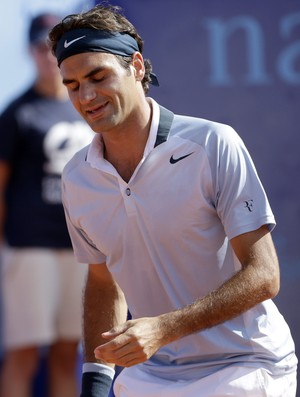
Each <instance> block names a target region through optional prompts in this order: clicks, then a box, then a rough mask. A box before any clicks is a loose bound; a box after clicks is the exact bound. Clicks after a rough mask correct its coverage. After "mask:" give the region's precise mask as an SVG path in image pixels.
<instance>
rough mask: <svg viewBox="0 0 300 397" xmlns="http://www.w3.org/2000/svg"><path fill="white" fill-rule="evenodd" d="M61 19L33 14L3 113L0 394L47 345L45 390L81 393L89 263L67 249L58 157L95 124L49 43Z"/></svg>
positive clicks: (25, 395)
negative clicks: (25, 60)
mask: <svg viewBox="0 0 300 397" xmlns="http://www.w3.org/2000/svg"><path fill="white" fill-rule="evenodd" d="M58 20H59V17H58V16H56V15H53V14H48V13H47V14H40V15H38V16H35V17H34V18H33V19H32V21H31V24H30V29H29V47H30V54H31V56H32V59H33V61H34V64H35V66H36V78H35V81H34V83H33V85H32V86H31V87H30V88H29V89H28V90H27V91H26V92H25V93H22V94H21V95H20V96H19V97H18V98H16V99H15V100H14V101H13V102H12V103H10V104H9V105H8V107H7V108H6V109H5V110H4V112H3V113H2V114H1V116H0V137H1V146H0V192H1V202H0V233H1V251H2V252H1V254H2V255H1V256H2V267H1V272H2V274H1V282H2V295H3V297H2V299H3V321H2V324H3V350H4V357H3V364H2V368H1V382H0V396H1V397H29V396H31V395H32V384H33V380H34V378H35V376H36V373H37V370H38V368H39V362H40V352H41V347H44V346H46V347H47V348H46V352H47V357H46V360H47V368H48V371H47V379H48V390H49V396H50V397H58V396H64V397H75V396H76V395H77V380H76V364H77V358H78V344H79V342H80V339H81V306H82V303H81V299H82V288H83V284H84V280H85V274H86V266H85V265H82V264H78V263H77V262H76V261H75V258H74V255H73V251H72V248H71V242H70V239H69V235H68V232H67V227H66V224H65V217H64V212H63V207H62V203H61V188H60V186H61V172H62V169H63V167H64V165H65V164H66V162H67V161H68V160H69V159H70V158H71V157H72V155H73V154H74V153H75V152H76V151H78V150H79V149H81V148H82V147H83V146H85V145H87V144H88V143H89V142H90V140H91V138H92V135H93V133H92V131H91V129H90V128H89V127H88V126H87V124H86V123H85V122H84V121H83V120H82V119H81V118H80V116H79V115H78V114H77V112H76V111H75V110H74V109H73V107H72V105H71V103H70V102H69V99H68V96H67V91H66V89H65V88H64V86H63V85H62V84H61V76H60V73H59V69H58V67H57V62H56V59H55V57H54V56H53V55H52V54H51V52H50V50H49V48H48V45H47V41H46V40H47V35H48V32H49V29H50V28H51V27H53V26H54V25H55V23H57V22H58Z"/></svg>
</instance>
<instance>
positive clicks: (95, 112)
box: [86, 102, 108, 118]
mask: <svg viewBox="0 0 300 397" xmlns="http://www.w3.org/2000/svg"><path fill="white" fill-rule="evenodd" d="M107 104H108V102H105V103H104V104H103V105H100V106H98V107H96V108H94V109H90V110H86V114H87V115H88V116H89V117H90V118H96V117H98V116H100V115H101V114H102V113H103V111H104V109H105V107H106V105H107Z"/></svg>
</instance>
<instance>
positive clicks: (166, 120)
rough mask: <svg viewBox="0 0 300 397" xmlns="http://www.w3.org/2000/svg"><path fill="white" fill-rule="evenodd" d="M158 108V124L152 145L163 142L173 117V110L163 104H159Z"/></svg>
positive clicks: (166, 137)
mask: <svg viewBox="0 0 300 397" xmlns="http://www.w3.org/2000/svg"><path fill="white" fill-rule="evenodd" d="M159 109H160V116H159V125H158V130H157V136H156V141H155V145H154V147H156V146H158V145H160V144H161V143H163V142H166V140H167V139H168V135H169V132H170V129H171V125H172V122H173V119H174V113H173V112H171V111H170V110H168V109H166V108H164V107H163V106H159Z"/></svg>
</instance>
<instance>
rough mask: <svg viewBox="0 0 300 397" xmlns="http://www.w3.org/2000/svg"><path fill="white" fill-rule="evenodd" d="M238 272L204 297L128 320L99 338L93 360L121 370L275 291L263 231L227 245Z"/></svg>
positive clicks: (275, 274) (274, 267)
mask: <svg viewBox="0 0 300 397" xmlns="http://www.w3.org/2000/svg"><path fill="white" fill-rule="evenodd" d="M231 244H232V247H233V250H234V252H235V254H236V255H237V257H238V259H239V260H240V262H241V265H242V268H241V270H240V271H238V272H237V273H236V274H235V275H233V276H232V278H230V279H229V280H227V281H226V282H225V283H224V284H222V285H221V286H220V287H219V288H217V289H216V290H214V291H212V292H211V293H210V294H208V295H207V296H205V297H203V298H200V299H198V300H196V301H195V302H194V303H192V304H191V305H188V306H185V307H183V308H182V309H179V310H176V311H174V312H170V313H165V314H162V315H160V316H157V317H151V318H148V317H147V318H140V319H137V320H131V321H127V322H126V323H125V324H123V325H121V326H118V327H115V328H114V329H112V330H111V331H110V332H107V333H106V334H104V337H105V338H107V339H108V340H110V341H109V342H108V343H106V344H105V345H102V346H100V347H99V348H97V350H96V357H98V358H102V359H104V360H106V361H107V362H113V363H116V364H118V365H122V366H131V365H135V364H138V363H140V362H143V361H145V360H147V359H148V358H150V357H151V356H152V355H153V354H154V353H155V352H156V351H157V350H158V349H159V348H161V347H162V346H164V345H166V344H168V343H170V342H172V341H175V340H177V339H180V338H182V337H184V336H186V335H189V334H192V333H195V332H199V331H202V330H204V329H207V328H210V327H213V326H215V325H218V324H220V323H223V322H225V321H227V320H230V319H232V318H234V317H236V316H238V315H240V314H242V313H243V312H245V311H246V310H248V309H250V308H252V307H253V306H255V305H256V304H258V303H260V302H262V301H264V300H266V299H269V298H273V297H274V296H275V295H276V294H277V293H278V290H279V265H278V260H277V255H276V252H275V248H274V245H273V242H272V238H271V235H270V233H269V231H268V228H267V227H266V226H263V227H261V228H260V229H258V230H256V231H253V232H249V233H245V234H242V235H240V236H238V237H235V238H234V239H232V240H231Z"/></svg>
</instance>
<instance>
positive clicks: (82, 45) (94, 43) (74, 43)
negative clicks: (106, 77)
mask: <svg viewBox="0 0 300 397" xmlns="http://www.w3.org/2000/svg"><path fill="white" fill-rule="evenodd" d="M136 51H139V47H138V44H137V42H136V40H135V39H134V38H133V37H132V36H130V35H129V34H127V33H120V32H107V31H104V30H97V29H74V30H70V31H68V32H66V33H65V34H63V35H62V37H61V38H60V40H59V41H58V43H57V47H56V50H55V56H56V58H57V62H58V66H60V64H61V63H62V61H63V60H64V59H66V58H68V57H70V56H72V55H76V54H81V53H83V52H107V53H109V54H114V55H120V56H124V57H128V56H132V54H134V53H135V52H136ZM150 76H151V84H153V85H156V86H158V85H159V83H158V80H157V77H156V76H155V74H154V73H151V74H150Z"/></svg>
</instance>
